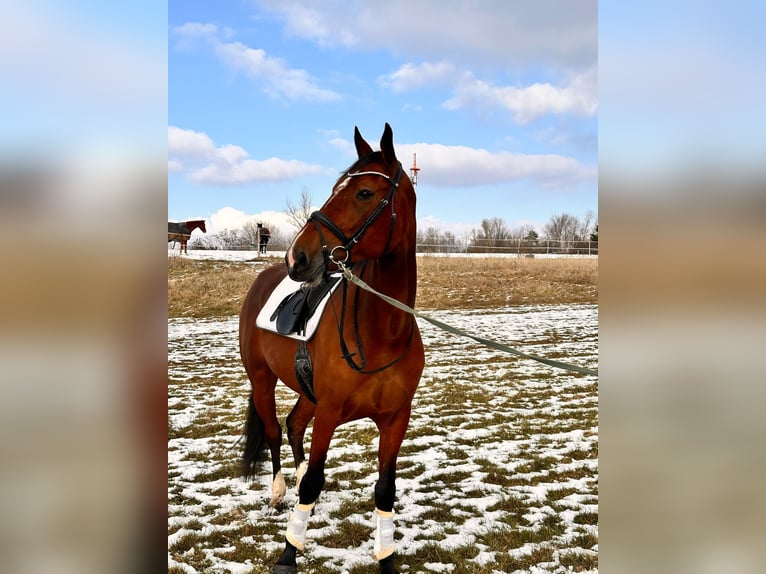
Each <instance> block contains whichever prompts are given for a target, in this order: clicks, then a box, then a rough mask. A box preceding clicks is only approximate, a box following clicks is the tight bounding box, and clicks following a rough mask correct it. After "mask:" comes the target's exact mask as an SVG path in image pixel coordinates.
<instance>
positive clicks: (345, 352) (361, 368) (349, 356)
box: [332, 261, 415, 375]
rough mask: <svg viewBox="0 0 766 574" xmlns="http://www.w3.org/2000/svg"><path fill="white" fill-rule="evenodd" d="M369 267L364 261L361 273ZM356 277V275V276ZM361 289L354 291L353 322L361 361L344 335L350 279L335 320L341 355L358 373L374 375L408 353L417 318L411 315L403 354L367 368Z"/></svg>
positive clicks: (345, 286)
mask: <svg viewBox="0 0 766 574" xmlns="http://www.w3.org/2000/svg"><path fill="white" fill-rule="evenodd" d="M339 267H340V268H341V269H346V267H345V266H344V265H343V264H342V263H341V264H340V265H339ZM366 267H367V262H366V261H365V262H363V264H362V271H361V272H360V274H364V270H365V269H366ZM355 277H356V276H355ZM359 291H360V290H359V289H357V290H356V292H355V293H354V307H353V308H354V316H353V324H354V339H355V342H356V348H357V350H358V351H359V363H357V362H356V361H355V360H354V355H356V353H352V352H351V351H350V350H349V348H348V345H346V338H345V336H344V335H343V326H344V325H345V323H346V307H347V305H346V301H347V297H348V281H346V280H344V281H343V296H342V297H343V299H342V303H341V311H340V319H339V318H338V313H337V312H336V311H335V306H333V308H332V309H333V314H334V315H335V321H336V323H337V325H338V336H339V338H340V349H341V353H342V354H341V357H343V358H344V359H345V360H346V363H348V366H349V367H351V368H352V369H354V370H355V371H357V372H358V373H361V374H363V375H374V374H375V373H379V372H381V371H385V370H386V369H387V368H389V367H393V366H394V365H395V364H396V363H398V362H399V361H401V360H402V359H403V358H404V356H405V355H406V354H407V352H408V351H409V350H410V347H412V340H413V339H414V338H415V318H414V317H410V318H411V319H412V321H411V322H410V336H409V339H408V340H407V346H406V347H405V348H404V350H403V351H402V352H401V354H400V355H399V356H398V357H396V358H395V359H393V360H392V361H390V362H388V363H386V364H385V365H383V366H381V367H376V368H375V369H370V370H365V367H366V366H367V358H366V357H365V356H364V349H363V348H362V338H361V336H360V335H359V320H358V318H357V309H358V303H359Z"/></svg>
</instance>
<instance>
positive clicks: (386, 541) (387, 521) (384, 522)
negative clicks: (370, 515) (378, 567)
mask: <svg viewBox="0 0 766 574" xmlns="http://www.w3.org/2000/svg"><path fill="white" fill-rule="evenodd" d="M395 549H396V544H394V513H393V512H384V511H383V510H378V509H377V508H376V509H375V546H374V548H373V552H372V556H373V558H375V560H383V559H384V558H388V557H389V556H391V554H393V553H394V550H395Z"/></svg>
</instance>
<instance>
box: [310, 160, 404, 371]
mask: <svg viewBox="0 0 766 574" xmlns="http://www.w3.org/2000/svg"><path fill="white" fill-rule="evenodd" d="M402 173H404V171H403V169H402V163H401V162H399V165H398V166H397V169H396V174H394V177H389V176H388V175H386V174H385V173H382V172H380V171H356V172H353V173H351V172H347V173H346V177H347V178H349V177H357V176H360V175H379V176H380V177H382V178H384V179H385V180H386V181H388V183H390V184H391V188H390V189H389V190H388V193H387V194H386V196H385V197H384V198H383V199H381V200H380V203H378V205H377V206H376V207H375V209H374V210H373V211H372V213H370V215H369V216H368V217H367V219H365V221H364V223H362V225H361V226H360V227H359V229H357V231H356V232H355V233H354V234H353V235H352V236H351V237H348V236H347V235H346V234H345V233H343V231H342V230H341V229H340V228H339V227H338V226H337V225H336V224H335V222H334V221H333V220H332V219H330V218H329V217H328V216H327V215H325V214H324V213H323V212H322V211H315V212H313V213H312V214H311V215H310V216H309V221H311V222H312V223H313V224H314V226H315V227H316V230H317V234H318V235H319V240H320V241H321V242H322V254H323V256H324V260H325V274H327V273H328V269H329V264H330V263H333V264H335V265H336V266H337V267H338V269H340V270H344V269H346V267H347V266H349V267H350V266H351V265H352V262H351V261H350V259H351V249H352V247H353V246H354V245H356V244H357V243H359V240H360V239H361V238H362V236H363V235H364V234H365V233H366V232H367V230H368V229H369V228H370V226H372V224H373V223H375V220H376V219H378V217H380V214H381V213H383V210H384V209H385V208H386V207H387V206H389V205H390V206H391V225H390V226H389V229H388V238H387V239H386V245H385V247H384V248H383V251H382V252H381V253H382V254H385V253H387V252H388V247H389V245H390V243H391V237H392V236H393V233H394V225H395V224H396V208H395V204H394V196H395V194H396V190H397V189H398V188H399V180H400V179H401V178H402ZM322 226H324V227H326V228H327V229H329V230H330V231H331V232H332V234H333V235H335V237H337V238H338V239H339V240H340V242H341V244H340V245H336V246H335V247H333V248H332V249H330V248H329V247H328V246H327V241H326V240H325V237H324V234H323V233H322ZM338 251H340V252H341V254H336V252H338ZM341 255H342V257H341ZM366 263H367V262H366V261H364V262H362V268H361V270H360V275H363V274H364V270H365V268H366ZM347 297H348V282H347V281H346V279H345V278H344V279H343V295H342V300H343V303H342V304H341V314H340V317H338V316H337V314H336V316H335V319H336V322H337V324H338V336H339V338H340V346H341V352H342V357H343V358H344V359H345V360H346V362H347V363H348V366H349V367H351V368H352V369H354V370H355V371H357V372H359V373H362V374H365V375H371V374H374V373H379V372H380V371H383V370H385V369H387V368H389V367H391V366H393V365H395V364H396V363H398V362H399V361H400V360H402V358H404V356H405V355H406V354H407V352H408V351H409V350H410V347H411V346H412V340H413V337H414V335H415V319H414V317H411V325H410V335H409V339H408V341H407V345H406V347H405V349H404V351H403V352H402V353H401V355H399V356H398V357H396V358H395V359H393V360H392V361H390V362H388V363H386V364H385V365H382V366H380V367H377V368H375V369H366V368H365V367H366V365H367V359H366V357H365V355H364V351H363V350H362V340H361V337H360V335H359V322H358V318H357V308H358V300H359V290H358V289H357V290H356V293H355V294H354V301H353V325H354V339H355V342H356V348H357V350H358V352H359V359H360V361H359V363H357V362H356V361H355V360H354V356H355V355H356V353H352V352H351V351H350V349H349V348H348V346H347V345H346V341H345V336H344V334H343V326H344V324H345V322H346V321H345V317H346V307H347V305H346V302H347ZM334 309H335V307H333V310H334Z"/></svg>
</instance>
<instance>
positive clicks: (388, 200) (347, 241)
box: [309, 162, 403, 269]
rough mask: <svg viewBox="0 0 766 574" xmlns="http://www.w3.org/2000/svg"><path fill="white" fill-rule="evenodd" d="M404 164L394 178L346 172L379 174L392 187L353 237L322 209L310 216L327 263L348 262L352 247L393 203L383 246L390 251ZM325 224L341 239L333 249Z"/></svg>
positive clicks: (372, 172) (375, 172) (351, 174)
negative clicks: (323, 227)
mask: <svg viewBox="0 0 766 574" xmlns="http://www.w3.org/2000/svg"><path fill="white" fill-rule="evenodd" d="M402 173H403V171H402V164H401V162H399V167H398V168H397V170H396V175H394V177H393V178H390V177H389V176H387V175H386V174H385V173H382V172H379V171H357V172H354V173H346V177H356V176H359V175H379V176H381V177H383V178H385V179H386V180H387V181H388V182H389V183H390V184H391V189H389V190H388V193H387V194H386V197H385V198H383V199H381V200H380V203H378V205H377V207H376V208H375V209H374V210H373V212H372V213H371V214H370V215H369V217H368V218H367V219H366V220H365V221H364V223H362V225H361V227H360V228H359V229H358V230H357V231H356V233H354V234H353V235H352V236H351V237H348V236H346V234H345V233H343V231H342V230H341V229H340V228H339V227H338V226H337V225H336V224H335V222H333V220H332V219H330V218H329V217H327V215H325V214H324V213H322V212H321V211H315V212H313V213H312V214H311V215H310V216H309V221H311V222H313V223H314V225H315V226H316V228H317V233H318V234H319V239H320V240H321V241H322V253H323V255H324V258H325V263H327V262H330V263H335V264H336V265H342V264H343V263H346V262H348V261H349V259H350V258H351V248H352V247H353V246H354V245H356V244H357V243H359V240H360V239H361V238H362V236H363V235H364V234H365V232H366V231H367V230H368V229H369V228H370V226H371V225H372V224H373V223H375V220H376V219H377V218H378V217H379V216H380V214H381V213H382V212H383V210H384V209H385V208H386V206H387V205H389V204H390V205H391V226H390V227H389V230H388V239H386V245H385V247H384V248H383V253H385V252H386V251H388V245H389V243H390V242H391V236H392V235H393V233H394V224H395V223H396V211H395V209H394V193H395V192H396V190H397V188H398V187H399V180H400V179H401V178H402ZM320 224H321V225H324V226H325V227H326V228H327V229H329V230H330V231H331V232H332V233H333V235H335V237H337V238H338V239H339V240H340V243H341V244H340V245H336V246H335V247H333V248H332V249H329V248H328V247H327V241H325V238H324V234H323V233H322V228H321V225H320ZM336 251H341V252H342V253H343V254H344V255H343V257H342V258H341V257H339V256H338V255H336ZM325 269H327V265H325Z"/></svg>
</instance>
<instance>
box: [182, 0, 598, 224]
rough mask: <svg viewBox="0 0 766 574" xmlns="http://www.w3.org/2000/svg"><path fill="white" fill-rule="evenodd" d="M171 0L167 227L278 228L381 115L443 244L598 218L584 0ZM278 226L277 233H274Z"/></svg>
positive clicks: (592, 39) (592, 56)
mask: <svg viewBox="0 0 766 574" xmlns="http://www.w3.org/2000/svg"><path fill="white" fill-rule="evenodd" d="M377 6H378V4H377V3H373V2H355V3H349V2H341V1H323V2H310V1H308V0H306V1H277V0H274V1H237V2H194V1H191V2H190V1H175V0H173V1H171V2H170V3H169V10H168V26H169V28H168V124H169V128H168V170H169V173H168V218H169V219H170V220H173V221H177V220H183V219H190V218H196V217H204V218H205V219H207V220H208V229H209V231H210V230H212V231H213V232H215V231H218V230H220V229H223V228H225V227H238V226H239V225H241V224H242V223H244V222H245V220H247V219H250V218H256V219H258V220H265V221H268V222H270V223H272V224H274V225H275V226H277V227H278V228H280V230H283V231H285V232H291V231H292V229H291V228H289V226H287V224H286V223H284V222H283V220H282V215H283V211H284V208H285V204H286V201H287V200H288V199H290V200H292V201H297V200H298V199H299V197H300V194H301V192H302V191H306V192H308V193H309V194H310V195H311V197H312V199H313V203H314V204H315V205H317V206H318V205H321V204H322V203H323V202H324V200H325V199H326V197H327V196H328V195H329V193H330V188H331V186H332V184H333V182H334V181H335V179H336V178H337V176H338V174H339V172H340V171H341V170H343V169H344V168H345V167H347V166H348V165H349V164H350V163H352V161H353V160H354V159H355V155H354V152H353V143H352V141H353V130H354V126H359V129H360V130H361V132H362V134H363V135H364V136H365V137H366V139H367V140H368V141H369V142H370V143H371V144H372V145H373V147H377V145H378V142H379V140H380V136H381V134H382V131H383V126H384V124H385V122H389V123H390V124H391V126H392V128H393V131H394V144H395V146H396V149H397V153H398V155H399V158H400V160H401V161H402V163H403V164H404V166H405V167H409V166H410V165H411V164H412V156H413V153H417V162H418V167H420V168H421V171H420V176H419V185H418V190H417V191H418V219H419V222H420V225H421V227H423V228H425V227H429V226H434V227H437V228H439V229H441V230H443V231H446V230H450V231H453V232H456V233H457V234H458V236H459V237H462V236H463V235H464V234H466V233H468V232H469V231H470V230H471V229H472V228H475V227H478V226H479V224H480V222H481V220H482V219H483V218H487V217H502V218H503V219H505V221H506V223H507V224H508V225H509V226H510V227H514V228H515V227H519V226H521V225H525V224H531V225H533V226H535V227H537V228H541V227H542V225H543V224H544V223H545V222H546V221H547V220H548V218H549V217H550V216H551V215H552V214H554V213H562V212H569V213H572V214H573V215H576V216H578V217H580V216H582V215H584V214H585V213H586V212H587V211H588V210H593V211H597V208H598V198H597V196H598V192H597V113H598V104H597V15H596V12H597V10H596V2H571V3H570V2H552V1H537V2H512V1H497V2H491V1H489V2H482V3H479V4H476V3H472V2H455V1H444V0H441V1H439V2H436V1H430V0H421V1H419V2H411V1H410V0H406V1H400V0H392V1H390V2H387V3H386V9H385V11H382V10H380V9H378V8H376V7H377ZM283 228H284V229H283Z"/></svg>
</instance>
